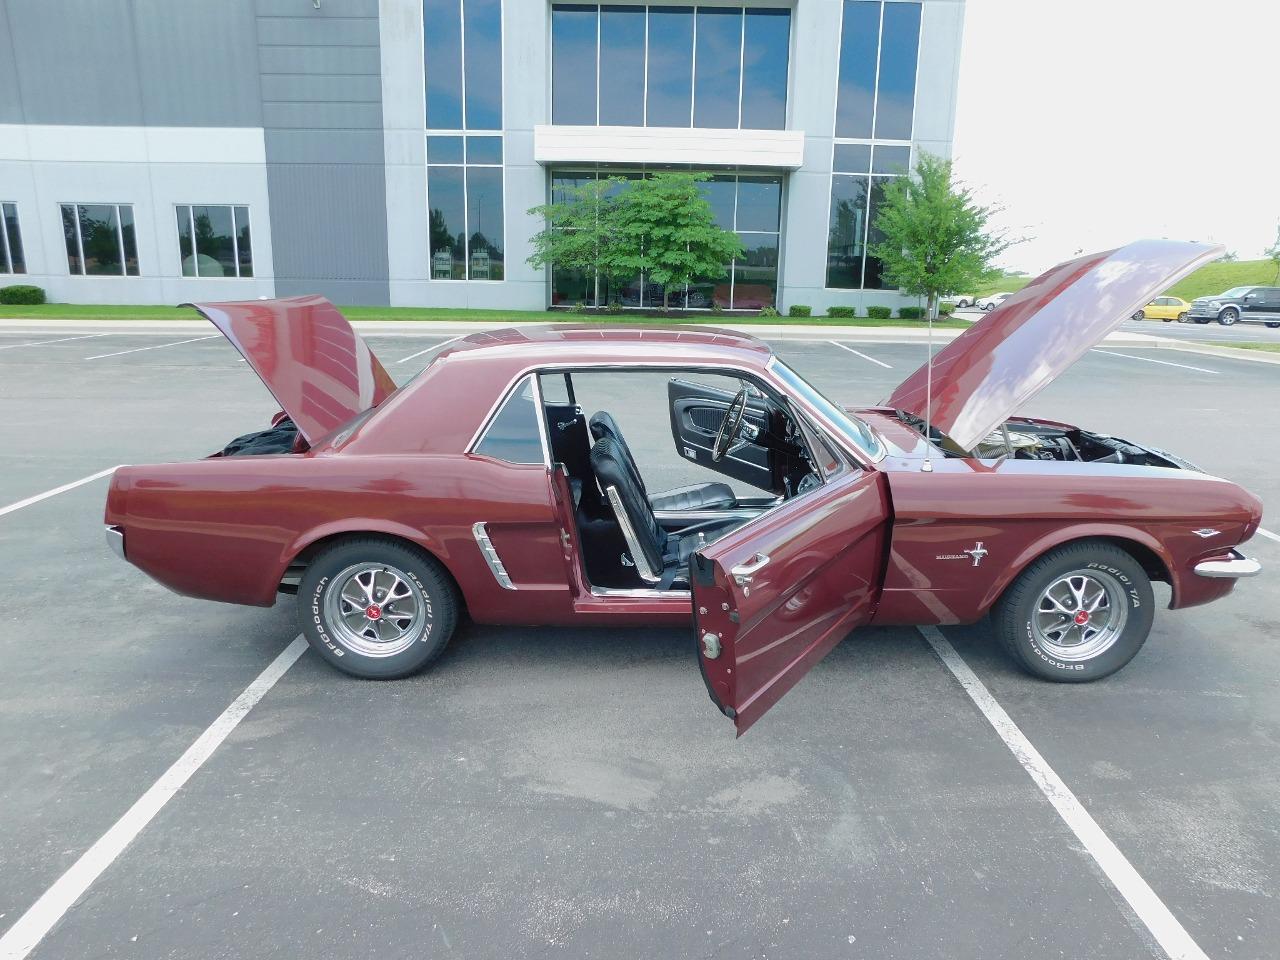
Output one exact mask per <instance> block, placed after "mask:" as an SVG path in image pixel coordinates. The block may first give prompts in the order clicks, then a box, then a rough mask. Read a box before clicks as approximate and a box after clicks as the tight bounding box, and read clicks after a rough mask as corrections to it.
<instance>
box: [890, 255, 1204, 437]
mask: <svg viewBox="0 0 1280 960" xmlns="http://www.w3.org/2000/svg"><path fill="white" fill-rule="evenodd" d="M1223 250H1224V248H1223V247H1222V246H1221V245H1220V244H1211V243H1187V242H1184V241H1178V240H1138V241H1136V242H1134V243H1131V244H1128V245H1127V246H1124V247H1121V248H1119V249H1118V250H1109V251H1107V252H1105V253H1095V254H1091V255H1089V256H1085V257H1080V258H1079V259H1076V260H1069V261H1068V262H1066V263H1062V264H1059V265H1058V266H1056V267H1054V268H1053V269H1051V270H1048V271H1046V272H1045V273H1043V274H1041V275H1040V276H1038V277H1036V278H1035V279H1034V280H1032V281H1031V282H1030V283H1029V284H1027V286H1026V287H1024V288H1023V289H1022V290H1020V291H1019V292H1018V293H1015V294H1014V295H1013V296H1011V297H1010V298H1009V299H1008V300H1006V301H1005V302H1004V303H1002V304H1001V305H1000V306H998V307H996V308H995V309H994V310H992V311H991V313H989V314H987V316H985V317H984V318H983V319H981V320H979V321H978V322H977V323H975V324H974V325H973V326H972V327H970V328H969V329H968V330H966V331H965V332H964V333H962V334H961V335H960V336H958V337H956V339H955V340H953V341H951V343H949V344H947V346H945V347H943V348H942V349H941V350H939V351H938V352H937V353H936V354H935V355H934V361H933V390H932V402H931V403H927V402H926V377H927V368H928V364H927V363H926V364H925V366H922V367H920V369H919V370H917V371H916V372H915V373H913V374H911V376H909V377H907V379H906V380H904V381H903V382H902V383H901V384H900V385H899V386H898V388H897V389H896V390H894V392H893V395H892V396H890V397H889V399H888V400H887V401H885V404H886V405H887V406H891V407H894V408H895V409H898V410H902V411H905V412H906V413H910V414H914V415H915V416H917V417H920V418H921V419H924V420H928V421H929V423H930V425H931V426H933V427H936V428H937V429H938V430H940V431H941V432H942V433H943V434H945V435H946V436H948V437H950V438H951V440H952V441H954V442H955V443H956V444H957V445H958V446H959V447H960V448H961V449H964V450H972V449H973V448H974V447H976V446H977V445H978V441H980V440H982V439H983V438H984V437H986V436H987V435H988V434H990V433H991V432H992V431H993V430H995V429H996V428H997V427H999V426H1000V424H1002V423H1004V421H1005V420H1007V419H1008V418H1009V417H1010V416H1012V415H1013V414H1014V413H1015V412H1016V411H1017V409H1018V408H1019V407H1020V406H1021V405H1022V404H1023V403H1025V402H1026V401H1027V400H1030V399H1031V398H1032V397H1034V396H1035V395H1036V394H1037V393H1039V392H1040V391H1041V390H1043V389H1044V388H1045V386H1047V385H1048V384H1049V383H1050V382H1051V381H1052V380H1053V379H1054V378H1055V377H1057V376H1058V375H1059V374H1061V373H1062V372H1063V371H1064V370H1066V369H1067V368H1068V367H1070V366H1071V365H1072V364H1073V363H1075V362H1076V361H1077V360H1079V359H1080V358H1081V357H1082V356H1084V354H1085V353H1087V352H1088V351H1089V349H1090V348H1091V347H1093V346H1094V345H1096V344H1097V343H1098V342H1099V341H1101V340H1102V339H1103V338H1104V337H1105V336H1106V335H1107V334H1108V333H1110V332H1111V331H1112V330H1114V329H1115V328H1116V327H1118V326H1119V325H1120V324H1121V323H1123V322H1124V321H1125V320H1126V319H1127V318H1128V317H1130V316H1132V315H1133V314H1134V313H1136V312H1137V311H1138V310H1139V309H1140V308H1142V307H1143V306H1145V305H1146V304H1148V303H1150V302H1151V299H1152V297H1155V296H1157V295H1158V294H1160V293H1161V292H1162V291H1164V290H1166V289H1168V288H1169V287H1170V286H1171V285H1172V284H1174V283H1176V282H1177V281H1178V280H1180V279H1181V278H1182V277H1185V276H1186V275H1187V274H1189V273H1191V271H1193V270H1195V269H1197V268H1198V267H1201V266H1203V265H1204V264H1206V263H1209V262H1210V261H1212V260H1215V259H1217V258H1218V257H1219V256H1221V255H1222V253H1223Z"/></svg>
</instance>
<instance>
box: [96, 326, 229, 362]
mask: <svg viewBox="0 0 1280 960" xmlns="http://www.w3.org/2000/svg"><path fill="white" fill-rule="evenodd" d="M220 336H221V334H219V333H214V334H210V335H209V336H207V337H192V338H191V339H190V340H175V341H173V343H157V344H156V345H155V346H154V347H136V348H135V349H133V350H117V351H116V352H115V353H100V354H98V355H97V356H94V357H85V359H86V360H102V359H103V358H105V357H122V356H124V355H125V354H126V353H141V352H142V351H143V350H160V349H162V348H164V347H176V346H179V345H180V344H184V343H195V342H196V341H197V340H216V339H218V337H220Z"/></svg>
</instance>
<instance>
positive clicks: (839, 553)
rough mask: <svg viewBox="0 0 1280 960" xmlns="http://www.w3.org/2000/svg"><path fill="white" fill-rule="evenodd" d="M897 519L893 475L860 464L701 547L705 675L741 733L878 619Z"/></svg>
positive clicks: (696, 574)
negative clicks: (891, 527)
mask: <svg viewBox="0 0 1280 960" xmlns="http://www.w3.org/2000/svg"><path fill="white" fill-rule="evenodd" d="M888 522H889V503H888V496H887V495H886V492H885V484H884V478H883V476H882V475H881V474H880V473H879V472H877V471H874V470H868V471H862V470H859V469H857V468H853V467H850V468H848V469H846V470H845V471H844V472H843V473H841V474H838V475H837V476H835V477H833V478H831V479H830V480H829V481H828V482H827V483H826V484H824V485H823V486H821V487H818V488H817V489H814V490H811V491H809V492H808V493H805V494H803V495H801V496H798V497H795V498H793V499H791V500H788V501H787V502H786V503H784V504H782V505H781V506H779V507H776V508H774V509H773V510H771V511H769V512H768V513H767V514H764V515H763V516H761V517H760V518H759V519H758V520H755V521H753V522H752V523H749V524H747V525H745V526H743V527H741V528H739V529H738V530H735V531H733V532H732V533H729V534H727V535H726V536H724V537H722V538H721V539H719V540H717V541H715V542H714V543H711V544H708V545H707V546H705V547H703V548H702V549H701V550H699V551H698V552H697V553H695V554H694V555H693V558H692V559H691V561H690V564H691V570H690V583H691V589H692V591H693V608H694V634H695V638H696V643H697V649H698V660H699V663H700V665H701V667H702V677H703V679H704V680H705V681H706V684H707V692H708V693H710V694H711V699H712V701H713V702H714V703H715V705H716V706H717V707H719V708H720V710H721V711H722V712H723V713H724V714H725V715H726V716H728V717H730V718H731V719H732V720H733V722H734V725H735V726H736V727H737V728H738V735H739V736H741V735H742V734H743V733H745V732H746V731H747V729H748V728H749V727H750V726H751V725H752V724H753V723H755V722H756V721H757V720H759V719H760V718H761V717H762V716H763V715H764V713H765V711H767V710H768V709H769V708H770V707H772V706H773V705H774V704H775V703H777V702H778V700H779V699H781V698H782V695H783V694H785V693H786V692H787V691H788V690H790V689H791V688H792V687H793V686H795V685H796V683H797V682H798V681H799V680H800V678H801V677H803V676H804V675H805V674H806V673H808V672H809V670H810V668H812V667H813V666H814V665H815V664H816V663H817V662H818V661H819V660H821V659H822V658H823V657H824V656H826V655H827V653H828V652H829V651H830V650H831V649H832V648H833V647H834V646H835V645H836V644H837V643H839V642H840V641H841V640H842V639H843V638H844V637H845V636H846V635H847V634H848V632H849V631H850V630H851V629H853V628H854V627H856V626H858V625H860V624H862V623H865V622H866V621H867V620H868V619H870V617H871V614H872V612H873V604H874V602H875V599H876V596H877V594H878V591H879V586H880V584H879V580H880V571H881V566H882V563H883V556H884V548H885V537H886V536H887V527H888Z"/></svg>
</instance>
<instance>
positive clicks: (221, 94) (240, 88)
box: [133, 0, 262, 127]
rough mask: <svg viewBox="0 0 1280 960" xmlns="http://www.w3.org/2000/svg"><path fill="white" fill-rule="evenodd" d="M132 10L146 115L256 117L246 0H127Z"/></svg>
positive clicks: (246, 122)
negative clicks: (221, 1)
mask: <svg viewBox="0 0 1280 960" xmlns="http://www.w3.org/2000/svg"><path fill="white" fill-rule="evenodd" d="M133 12H134V30H135V35H136V37H137V47H138V60H137V63H138V69H139V71H140V79H141V86H142V103H143V114H144V120H145V122H146V123H148V124H154V125H156V126H199V127H257V126H261V125H262V111H261V109H260V108H259V104H258V101H259V91H258V58H257V50H256V48H255V35H254V28H255V24H254V18H253V8H252V6H251V5H250V4H249V3H248V2H247V0H236V2H223V3H207V2H204V0H133Z"/></svg>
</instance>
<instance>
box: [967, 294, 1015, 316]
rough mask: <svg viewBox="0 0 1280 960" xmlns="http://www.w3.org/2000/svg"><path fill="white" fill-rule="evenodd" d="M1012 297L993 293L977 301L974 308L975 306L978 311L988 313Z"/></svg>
mask: <svg viewBox="0 0 1280 960" xmlns="http://www.w3.org/2000/svg"><path fill="white" fill-rule="evenodd" d="M1012 296H1013V294H1012V293H993V294H992V295H991V296H989V297H980V298H979V299H978V300H977V302H976V303H975V304H974V306H976V307H977V308H978V309H979V310H985V311H987V312H990V311H992V310H994V309H995V308H996V307H998V306H1000V304H1002V303H1004V302H1005V301H1006V300H1008V299H1009V298H1010V297H1012Z"/></svg>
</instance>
